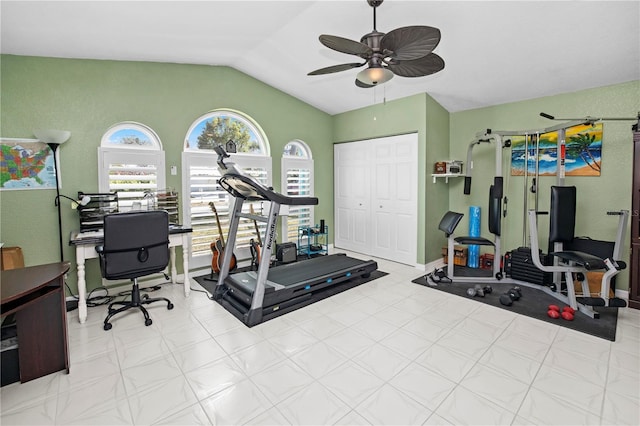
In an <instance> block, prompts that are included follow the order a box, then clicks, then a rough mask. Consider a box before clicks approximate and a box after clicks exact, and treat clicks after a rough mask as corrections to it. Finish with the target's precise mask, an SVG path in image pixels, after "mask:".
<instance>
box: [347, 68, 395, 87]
mask: <svg viewBox="0 0 640 426" xmlns="http://www.w3.org/2000/svg"><path fill="white" fill-rule="evenodd" d="M356 78H357V79H358V80H360V81H361V82H363V83H365V84H368V85H371V86H376V85H378V84H383V83H386V82H387V81H389V80H391V79H392V78H393V73H392V72H391V71H389V70H388V69H386V68H382V67H371V68H367V69H365V70H362V71H360V72H359V73H358V75H357V77H356Z"/></svg>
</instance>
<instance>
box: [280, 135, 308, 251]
mask: <svg viewBox="0 0 640 426" xmlns="http://www.w3.org/2000/svg"><path fill="white" fill-rule="evenodd" d="M289 144H296V145H298V147H299V148H300V149H301V150H302V151H303V152H304V153H305V156H303V157H299V156H293V155H287V154H286V152H285V148H286V147H287V146H288V145H289ZM280 164H281V168H280V173H281V176H280V187H281V188H282V193H283V194H284V195H290V194H289V193H288V179H287V172H288V171H289V170H292V169H308V170H309V194H304V196H307V197H313V196H314V195H315V179H314V174H315V171H314V161H313V153H312V152H311V148H310V147H309V145H307V144H306V143H305V142H303V141H301V140H299V139H294V140H292V141H289V142H288V143H287V144H286V145H285V146H284V148H283V150H282V158H281V160H280ZM291 208H294V207H293V206H292V207H290V210H289V211H290V212H291ZM295 208H298V209H308V211H309V226H314V225H315V217H314V212H315V209H314V207H313V206H295ZM281 220H282V233H283V241H290V242H295V243H297V242H298V241H297V236H296V237H295V239H293V240H292V238H293V237H290V235H292V234H296V235H297V229H296V230H290V229H289V223H290V222H291V219H290V215H286V216H282V219H281ZM297 226H300V225H299V224H298V225H296V227H297Z"/></svg>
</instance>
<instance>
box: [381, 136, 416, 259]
mask: <svg viewBox="0 0 640 426" xmlns="http://www.w3.org/2000/svg"><path fill="white" fill-rule="evenodd" d="M371 152H372V155H373V158H372V161H371V165H372V184H373V186H372V189H371V207H372V208H371V215H372V228H371V231H372V235H371V239H372V241H371V244H372V249H371V254H373V255H374V256H378V257H382V258H384V259H389V260H393V261H396V262H401V263H406V264H409V265H413V264H415V262H416V256H417V244H418V235H417V233H418V228H417V225H418V221H417V212H418V209H417V207H418V203H417V196H418V192H417V185H418V161H417V158H418V140H417V135H415V134H409V135H401V136H394V137H388V138H382V139H378V140H376V142H375V144H374V148H373V149H372V150H371Z"/></svg>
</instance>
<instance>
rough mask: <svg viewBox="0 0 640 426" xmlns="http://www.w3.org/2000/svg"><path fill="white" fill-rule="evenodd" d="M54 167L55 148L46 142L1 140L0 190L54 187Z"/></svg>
mask: <svg viewBox="0 0 640 426" xmlns="http://www.w3.org/2000/svg"><path fill="white" fill-rule="evenodd" d="M58 164H60V163H58ZM55 170H56V169H55V163H54V157H53V151H52V150H51V148H49V146H48V145H47V144H46V143H44V142H40V141H39V140H37V139H14V138H1V139H0V190H3V191H6V190H24V189H55V188H56V172H55Z"/></svg>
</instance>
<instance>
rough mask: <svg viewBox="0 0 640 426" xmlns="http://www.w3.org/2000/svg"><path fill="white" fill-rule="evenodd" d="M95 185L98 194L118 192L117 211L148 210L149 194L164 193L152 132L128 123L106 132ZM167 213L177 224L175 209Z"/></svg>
mask: <svg viewBox="0 0 640 426" xmlns="http://www.w3.org/2000/svg"><path fill="white" fill-rule="evenodd" d="M98 186H99V190H100V192H102V193H106V192H117V193H118V210H120V211H126V210H131V209H132V208H135V207H138V208H142V207H149V206H148V204H149V203H150V199H151V198H153V197H149V195H150V194H156V193H157V192H158V191H164V190H165V160H164V151H163V150H162V142H161V141H160V138H159V137H158V135H157V134H156V132H154V131H153V130H152V129H151V128H150V127H148V126H145V125H144V124H140V123H135V122H132V121H126V122H121V123H117V124H114V125H113V126H111V127H110V128H109V129H107V131H106V132H105V133H104V135H103V136H102V141H101V142H100V147H99V148H98ZM169 213H170V215H171V220H172V221H175V222H177V221H178V211H177V207H176V210H175V211H169Z"/></svg>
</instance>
